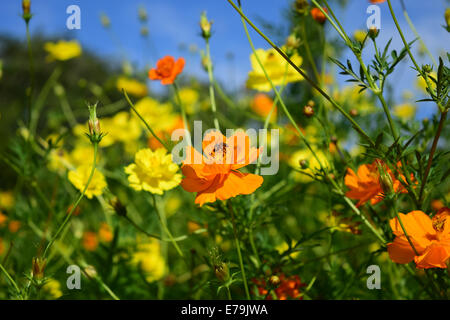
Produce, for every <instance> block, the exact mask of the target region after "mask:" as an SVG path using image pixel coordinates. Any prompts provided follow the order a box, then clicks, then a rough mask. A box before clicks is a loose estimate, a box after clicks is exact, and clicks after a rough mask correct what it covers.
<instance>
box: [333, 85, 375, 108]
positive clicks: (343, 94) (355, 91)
mask: <svg viewBox="0 0 450 320" xmlns="http://www.w3.org/2000/svg"><path fill="white" fill-rule="evenodd" d="M360 89H361V88H360V87H357V86H345V87H344V88H341V89H339V90H338V91H335V92H334V93H333V98H334V99H335V100H336V101H337V102H338V103H339V104H340V105H342V106H344V107H345V108H346V109H347V110H352V109H354V110H357V111H358V113H359V114H361V115H367V114H371V113H373V112H374V111H376V109H377V108H376V106H375V104H374V103H373V101H371V100H370V96H369V95H368V93H367V90H365V91H362V92H359V90H360ZM328 105H329V106H330V107H331V104H328Z"/></svg>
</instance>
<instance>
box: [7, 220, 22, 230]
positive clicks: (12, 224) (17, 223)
mask: <svg viewBox="0 0 450 320" xmlns="http://www.w3.org/2000/svg"><path fill="white" fill-rule="evenodd" d="M8 229H9V231H10V232H12V233H16V232H17V231H19V229H20V221H17V220H12V221H10V222H9V225H8Z"/></svg>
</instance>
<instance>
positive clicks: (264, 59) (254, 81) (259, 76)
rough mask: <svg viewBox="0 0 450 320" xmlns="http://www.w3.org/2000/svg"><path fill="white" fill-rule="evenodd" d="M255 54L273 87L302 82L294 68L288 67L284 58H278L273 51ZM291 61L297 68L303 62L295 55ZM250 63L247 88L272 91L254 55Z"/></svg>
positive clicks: (258, 50) (278, 55)
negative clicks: (250, 68)
mask: <svg viewBox="0 0 450 320" xmlns="http://www.w3.org/2000/svg"><path fill="white" fill-rule="evenodd" d="M255 52H256V54H257V56H258V58H259V60H260V61H261V64H262V65H263V67H264V69H265V70H266V72H267V74H268V76H269V77H270V79H271V81H272V83H273V85H274V86H280V85H282V84H288V83H291V82H297V81H301V80H303V77H302V76H301V75H300V74H299V73H298V72H297V71H296V70H295V69H294V67H292V66H291V65H288V64H287V62H286V60H284V58H283V57H282V56H280V54H279V53H278V52H277V51H276V50H275V49H273V48H271V49H268V50H264V49H257V50H256V51H255ZM291 60H292V61H293V62H294V63H295V64H296V65H297V66H300V65H301V64H302V61H303V59H302V57H300V56H299V55H297V54H294V55H293V56H292V57H291ZM250 62H251V65H252V69H253V70H252V71H250V72H249V73H248V79H247V87H248V88H250V89H255V90H258V91H266V92H267V91H270V90H272V87H271V86H270V83H269V81H267V79H266V76H265V75H264V71H263V69H262V68H261V67H260V65H259V63H258V61H257V59H256V57H255V54H251V55H250ZM286 67H287V71H286Z"/></svg>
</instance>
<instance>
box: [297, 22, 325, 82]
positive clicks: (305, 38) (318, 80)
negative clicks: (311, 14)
mask: <svg viewBox="0 0 450 320" xmlns="http://www.w3.org/2000/svg"><path fill="white" fill-rule="evenodd" d="M305 29H306V27H305V19H302V28H301V30H302V38H303V46H304V47H305V51H306V56H307V57H308V60H309V64H310V65H311V68H312V70H313V73H314V77H315V78H316V81H317V83H319V84H320V83H321V79H320V76H319V72H318V71H317V67H316V63H315V62H314V59H313V56H312V54H311V49H310V47H309V43H308V37H307V35H306V31H305Z"/></svg>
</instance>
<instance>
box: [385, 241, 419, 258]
mask: <svg viewBox="0 0 450 320" xmlns="http://www.w3.org/2000/svg"><path fill="white" fill-rule="evenodd" d="M387 250H388V253H389V257H390V258H391V260H392V261H394V262H396V263H409V262H411V261H412V260H413V259H414V250H413V249H412V247H411V245H410V244H409V242H408V240H406V238H405V237H397V238H395V240H394V242H392V243H388V245H387Z"/></svg>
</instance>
